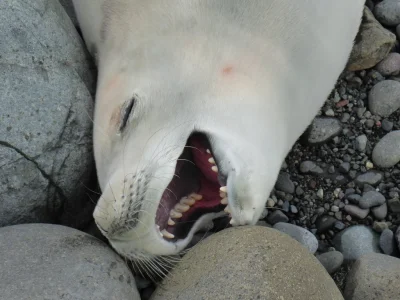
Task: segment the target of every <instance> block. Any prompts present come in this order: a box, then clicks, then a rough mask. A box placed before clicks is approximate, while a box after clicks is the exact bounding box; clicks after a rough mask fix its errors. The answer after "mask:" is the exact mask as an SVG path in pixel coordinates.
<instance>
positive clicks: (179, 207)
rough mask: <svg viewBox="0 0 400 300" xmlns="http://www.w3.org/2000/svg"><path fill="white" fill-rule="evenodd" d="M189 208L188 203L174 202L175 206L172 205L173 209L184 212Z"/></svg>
mask: <svg viewBox="0 0 400 300" xmlns="http://www.w3.org/2000/svg"><path fill="white" fill-rule="evenodd" d="M189 208H190V206H189V205H186V204H181V203H177V204H175V207H174V209H175V210H176V211H177V212H186V211H188V210H189Z"/></svg>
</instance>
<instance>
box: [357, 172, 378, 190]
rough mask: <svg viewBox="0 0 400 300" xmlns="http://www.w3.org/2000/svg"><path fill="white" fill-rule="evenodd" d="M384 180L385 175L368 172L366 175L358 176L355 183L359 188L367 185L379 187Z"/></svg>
mask: <svg viewBox="0 0 400 300" xmlns="http://www.w3.org/2000/svg"><path fill="white" fill-rule="evenodd" d="M382 179H383V174H382V173H381V172H379V171H374V170H371V171H368V172H366V173H363V174H360V175H358V176H357V178H356V180H355V182H356V184H357V185H358V186H359V187H363V186H364V185H365V184H369V185H372V186H377V185H378V184H379V183H380V182H381V181H382Z"/></svg>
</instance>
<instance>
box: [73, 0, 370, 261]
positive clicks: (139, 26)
mask: <svg viewBox="0 0 400 300" xmlns="http://www.w3.org/2000/svg"><path fill="white" fill-rule="evenodd" d="M364 2H365V1H364V0H351V1H348V0H335V1H332V0H252V1H243V0H218V1H215V0H146V1H143V0H102V1H99V0H84V1H83V0H75V1H74V5H75V8H76V10H77V16H78V19H79V21H80V24H81V26H82V31H83V35H84V38H85V41H86V43H87V45H88V48H89V50H92V49H94V48H96V49H97V50H96V51H97V56H98V67H99V78H98V89H97V96H96V109H95V119H94V121H95V128H94V151H95V158H96V166H97V171H98V178H99V182H100V185H101V188H102V191H103V195H102V197H101V199H100V201H99V203H98V205H97V207H96V210H95V212H94V217H95V220H96V222H97V224H98V225H100V227H102V228H103V229H106V230H108V231H109V232H108V233H105V232H104V234H105V235H106V236H107V237H108V238H109V240H110V242H111V244H112V245H113V246H114V248H115V249H116V250H117V251H118V252H120V253H121V254H123V255H125V256H127V257H130V258H136V259H141V258H151V257H154V256H156V255H169V254H175V253H177V252H179V251H180V250H182V249H183V248H184V247H185V246H186V245H187V244H188V242H189V240H190V238H191V235H192V234H193V232H194V231H195V229H196V228H195V229H193V230H192V232H191V234H190V235H189V237H188V238H187V239H186V240H185V241H181V242H180V243H177V244H173V243H169V242H166V241H164V240H163V239H161V238H160V237H159V235H158V234H157V232H156V230H155V220H154V218H155V212H156V209H157V206H158V203H159V199H160V198H161V195H162V192H163V191H164V189H165V188H166V187H167V185H168V183H169V182H170V180H171V179H172V177H173V175H174V169H175V164H176V159H177V158H178V156H179V155H180V153H181V152H182V150H183V147H184V146H185V143H186V140H187V138H188V137H189V135H190V133H191V132H192V131H193V130H194V129H197V130H201V131H204V132H207V133H208V134H210V136H212V141H211V146H212V149H213V151H214V154H215V158H216V160H217V162H218V165H219V169H220V171H222V172H223V173H224V174H227V175H228V196H229V206H230V207H231V210H232V218H233V221H234V223H235V225H245V224H255V223H256V222H257V220H258V218H259V216H260V214H261V212H262V210H263V208H264V206H265V202H266V200H267V198H268V196H269V193H270V192H271V189H272V188H273V186H274V184H275V181H276V179H277V175H278V172H279V169H280V166H281V163H282V161H283V159H284V158H285V156H286V155H287V153H288V151H289V150H290V149H291V147H292V146H293V144H294V142H295V141H296V139H297V138H298V137H299V136H300V134H301V133H302V132H303V131H304V130H305V129H306V127H307V126H308V125H309V124H310V122H311V121H312V119H313V117H314V116H315V115H316V113H317V111H318V109H319V108H320V107H321V105H322V104H323V102H324V101H325V100H326V98H327V96H328V94H329V93H330V91H331V90H332V88H333V86H334V84H335V82H336V80H337V78H338V76H339V75H340V73H341V71H342V70H343V68H344V66H345V64H346V62H347V59H348V56H349V54H350V51H351V48H352V45H353V40H354V38H355V36H356V33H357V31H358V27H359V24H360V21H361V16H362V10H363V5H364ZM102 32H103V33H102ZM93 46H95V47H93ZM225 66H231V67H232V73H231V74H229V75H227V76H224V75H222V69H223V68H224V67H225ZM110 84H111V85H110ZM133 94H136V95H137V96H138V99H139V105H138V107H136V109H135V112H134V114H133V117H132V118H131V119H130V120H129V124H128V126H129V129H128V130H127V132H125V133H123V134H117V128H116V127H115V126H112V125H110V122H109V120H110V116H111V114H112V113H113V112H115V111H116V110H117V109H119V106H120V105H122V104H123V103H125V102H126V101H128V100H130V98H131V97H132V95H133ZM133 175H136V176H135V178H133ZM139 178H140V179H141V182H143V181H145V180H146V178H147V179H149V182H148V187H147V188H145V187H144V186H143V185H142V184H141V183H140V182H139ZM124 179H126V180H127V181H126V182H125V183H124ZM130 185H132V186H133V189H134V190H136V189H138V188H139V189H140V191H139V195H140V196H143V197H144V205H143V206H142V207H141V210H142V211H141V213H140V214H139V216H140V217H139V221H138V224H137V225H136V226H134V227H133V228H131V227H126V228H129V230H125V231H120V233H116V232H114V231H118V230H117V228H118V226H119V227H121V226H122V223H124V222H126V221H127V220H129V218H133V212H134V211H132V210H131V211H130V212H129V211H128V209H126V208H122V205H123V203H124V201H125V200H124V199H122V198H121V196H122V194H123V193H125V194H127V193H128V192H127V190H128V189H129V186H130ZM132 200H133V203H134V204H135V203H138V201H137V199H132ZM125 205H127V204H126V203H125ZM210 217H212V216H208V217H207V216H205V217H204V218H210ZM123 220H124V221H123ZM201 223H202V222H198V224H197V225H196V226H201ZM113 229H115V230H113ZM110 231H113V232H114V233H113V234H111V233H110Z"/></svg>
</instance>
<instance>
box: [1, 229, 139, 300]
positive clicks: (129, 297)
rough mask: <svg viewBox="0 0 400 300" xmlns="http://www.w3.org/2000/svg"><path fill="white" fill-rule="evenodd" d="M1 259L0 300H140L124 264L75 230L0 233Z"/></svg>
mask: <svg viewBox="0 0 400 300" xmlns="http://www.w3.org/2000/svg"><path fill="white" fill-rule="evenodd" d="M0 257H1V259H0V270H1V272H0V291H1V293H0V299H4V300H6V299H7V300H43V299H46V300H59V299H66V300H83V299H84V300H140V298H139V294H138V292H137V289H136V284H135V280H134V277H133V275H132V274H131V272H130V270H129V268H128V267H127V265H126V264H125V262H124V260H123V259H122V258H120V257H119V256H118V255H117V254H116V253H115V252H114V251H112V250H111V248H109V247H108V246H107V245H106V244H105V243H103V242H101V241H99V240H98V239H96V238H94V237H92V236H90V235H88V234H86V233H84V232H81V231H78V230H75V229H72V228H68V227H64V226H59V225H50V224H22V225H14V226H8V227H3V228H0Z"/></svg>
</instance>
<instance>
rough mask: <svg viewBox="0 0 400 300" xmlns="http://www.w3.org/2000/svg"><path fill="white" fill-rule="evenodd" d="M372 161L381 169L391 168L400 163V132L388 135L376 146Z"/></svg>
mask: <svg viewBox="0 0 400 300" xmlns="http://www.w3.org/2000/svg"><path fill="white" fill-rule="evenodd" d="M372 161H373V162H374V164H376V165H377V166H379V167H381V168H390V167H393V166H395V165H396V164H397V163H398V162H399V161H400V130H396V131H392V132H389V133H388V134H386V135H385V136H384V137H383V138H381V139H380V141H379V142H378V143H377V144H376V145H375V147H374V150H373V151H372Z"/></svg>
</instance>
